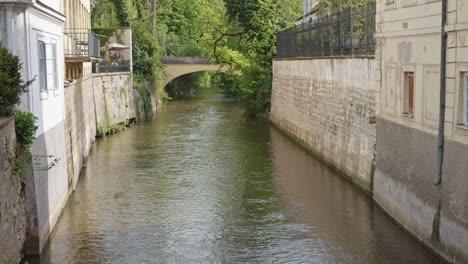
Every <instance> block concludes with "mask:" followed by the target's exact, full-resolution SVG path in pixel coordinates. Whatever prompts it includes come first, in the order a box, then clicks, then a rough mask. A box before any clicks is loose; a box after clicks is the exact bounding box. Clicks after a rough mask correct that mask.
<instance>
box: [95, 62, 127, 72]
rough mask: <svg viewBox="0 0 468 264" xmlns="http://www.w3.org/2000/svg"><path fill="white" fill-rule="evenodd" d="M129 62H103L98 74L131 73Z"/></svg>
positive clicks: (100, 64)
mask: <svg viewBox="0 0 468 264" xmlns="http://www.w3.org/2000/svg"><path fill="white" fill-rule="evenodd" d="M130 71H131V67H130V61H129V60H120V61H118V60H116V61H101V62H100V63H99V66H98V72H100V73H105V72H130Z"/></svg>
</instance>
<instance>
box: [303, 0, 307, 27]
mask: <svg viewBox="0 0 468 264" xmlns="http://www.w3.org/2000/svg"><path fill="white" fill-rule="evenodd" d="M306 15H307V0H304V16H303V17H302V23H305V21H306Z"/></svg>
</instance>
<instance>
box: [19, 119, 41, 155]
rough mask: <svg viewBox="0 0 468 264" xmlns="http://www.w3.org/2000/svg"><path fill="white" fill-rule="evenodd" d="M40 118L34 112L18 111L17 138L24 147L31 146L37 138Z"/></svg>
mask: <svg viewBox="0 0 468 264" xmlns="http://www.w3.org/2000/svg"><path fill="white" fill-rule="evenodd" d="M37 120H38V118H37V117H35V116H34V115H33V114H32V113H29V112H21V111H18V112H16V128H15V131H16V140H17V142H18V144H20V145H21V146H23V147H25V148H26V147H29V146H30V145H31V144H32V143H33V141H34V139H36V138H35V136H34V135H35V134H36V130H37V126H36V121H37Z"/></svg>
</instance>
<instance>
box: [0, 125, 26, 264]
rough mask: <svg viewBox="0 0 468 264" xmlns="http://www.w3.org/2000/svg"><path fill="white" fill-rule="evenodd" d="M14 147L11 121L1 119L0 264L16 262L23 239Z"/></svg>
mask: <svg viewBox="0 0 468 264" xmlns="http://www.w3.org/2000/svg"><path fill="white" fill-rule="evenodd" d="M15 145H16V136H15V122H14V118H13V117H10V118H0V263H5V262H6V261H11V260H13V261H18V260H19V259H20V253H21V250H22V249H23V243H24V241H25V236H26V215H25V208H24V195H23V190H22V184H21V183H22V180H21V176H18V175H12V174H11V166H10V163H9V160H8V156H9V153H10V154H11V153H14V149H15Z"/></svg>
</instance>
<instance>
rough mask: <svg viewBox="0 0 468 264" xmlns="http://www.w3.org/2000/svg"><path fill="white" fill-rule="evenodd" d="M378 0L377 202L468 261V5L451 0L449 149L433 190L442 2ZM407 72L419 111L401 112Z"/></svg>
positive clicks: (440, 248)
mask: <svg viewBox="0 0 468 264" xmlns="http://www.w3.org/2000/svg"><path fill="white" fill-rule="evenodd" d="M387 2H388V1H378V2H377V15H376V20H377V21H376V22H377V33H376V37H377V51H376V61H377V67H376V112H377V116H378V118H377V151H376V157H377V159H376V173H375V183H374V199H375V200H376V201H377V202H378V203H379V204H380V205H381V206H382V207H383V208H384V210H386V211H387V212H388V213H389V214H390V215H392V216H393V217H394V218H395V220H397V221H398V222H399V223H400V224H401V225H402V226H403V227H404V228H405V229H407V230H408V231H410V233H412V234H413V235H414V236H415V237H417V238H418V239H420V240H421V241H422V242H424V243H425V244H426V245H427V246H429V247H430V248H432V249H433V250H434V251H435V252H437V253H439V254H440V255H442V256H444V257H445V258H446V259H447V260H449V261H451V262H453V263H468V250H467V246H466V245H468V188H467V186H468V162H467V159H468V129H467V127H468V126H467V124H463V115H462V112H463V107H464V104H466V103H468V102H463V99H462V98H463V79H462V76H463V74H464V73H466V72H468V56H467V54H468V24H467V23H466V22H468V12H467V11H468V9H467V8H468V0H448V21H447V31H448V40H447V45H448V48H447V76H446V77H447V79H446V86H447V91H446V106H445V150H444V164H443V175H442V184H441V185H439V186H434V185H433V184H432V181H431V180H432V177H434V176H435V175H436V160H437V159H436V156H437V145H436V144H437V129H438V122H439V98H440V95H439V91H440V85H439V82H440V55H441V50H440V47H441V45H440V43H441V39H440V30H441V29H440V21H441V1H426V0H412V1H398V0H396V1H393V3H392V2H388V4H387ZM405 72H413V73H414V113H413V116H412V117H411V116H408V115H405V114H403V112H404V106H405V104H406V102H407V101H406V100H407V97H408V96H407V94H406V93H405V79H404V76H405V74H404V73H405Z"/></svg>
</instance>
